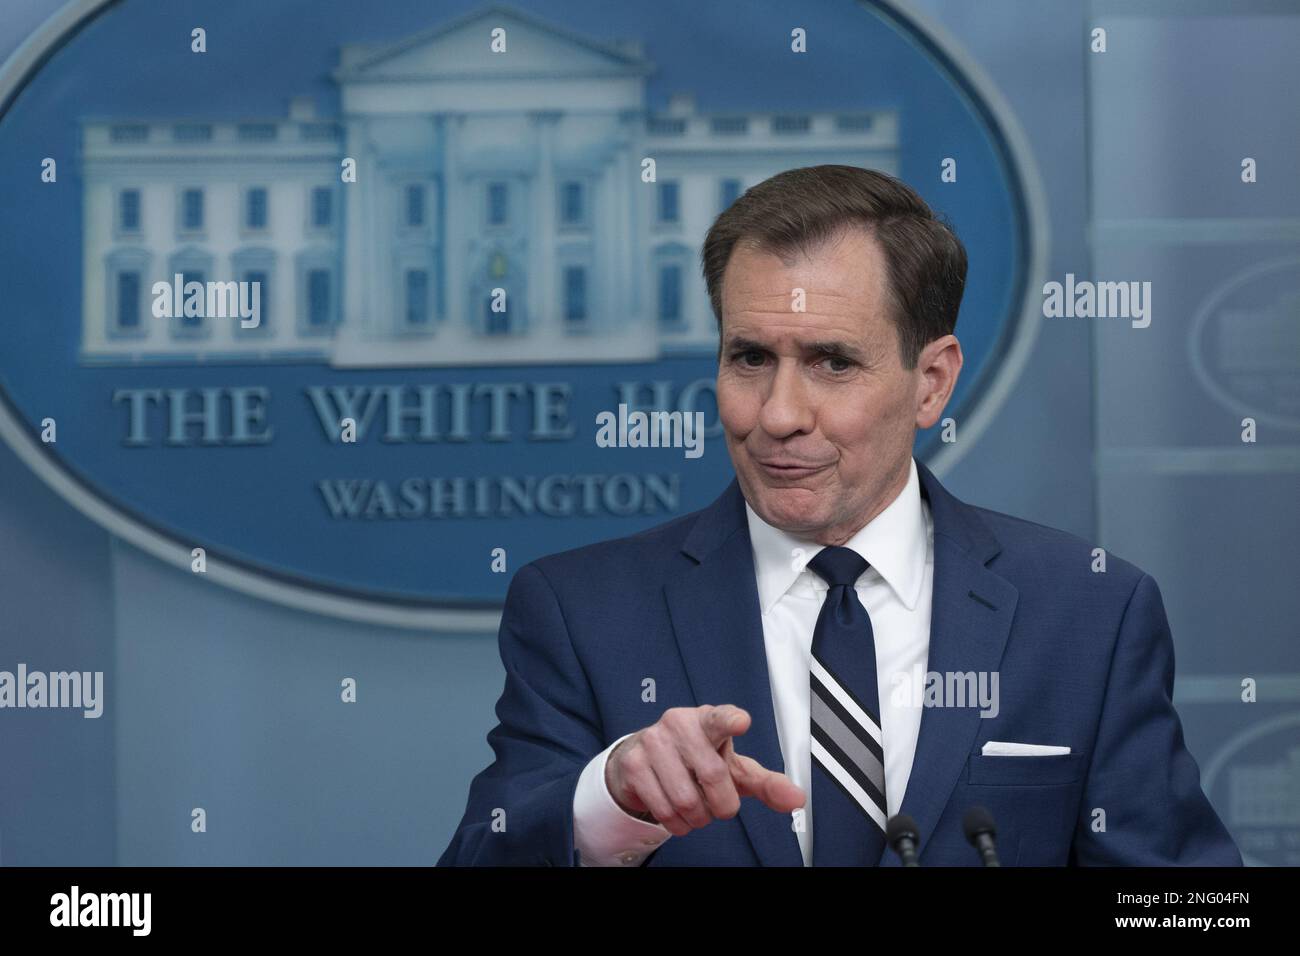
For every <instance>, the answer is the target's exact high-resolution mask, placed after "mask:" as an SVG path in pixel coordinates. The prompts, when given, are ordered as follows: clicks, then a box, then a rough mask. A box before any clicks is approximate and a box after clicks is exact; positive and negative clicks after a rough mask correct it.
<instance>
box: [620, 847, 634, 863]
mask: <svg viewBox="0 0 1300 956" xmlns="http://www.w3.org/2000/svg"><path fill="white" fill-rule="evenodd" d="M619 859H620V860H622V861H623V865H624V866H631V865H632V864H633V863H635V862H636V854H635V853H633V852H632V851H631V850H628V851H627V852H626V853H624V854H623V855H622V856H620V857H619Z"/></svg>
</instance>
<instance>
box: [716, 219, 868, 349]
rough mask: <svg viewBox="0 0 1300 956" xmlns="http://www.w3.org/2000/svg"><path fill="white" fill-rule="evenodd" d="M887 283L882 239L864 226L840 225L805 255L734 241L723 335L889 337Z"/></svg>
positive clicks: (725, 281)
mask: <svg viewBox="0 0 1300 956" xmlns="http://www.w3.org/2000/svg"><path fill="white" fill-rule="evenodd" d="M887 281H888V272H887V265H886V262H885V258H884V253H883V251H882V250H881V248H880V244H879V242H878V241H877V240H876V239H875V237H874V236H872V235H870V234H869V233H867V232H866V231H865V230H862V229H848V230H843V231H841V232H840V233H838V234H836V235H835V236H833V237H831V239H830V240H828V241H827V242H825V243H822V244H821V245H820V246H818V247H816V248H813V249H810V250H809V251H808V253H807V255H801V254H798V253H795V254H792V255H786V256H778V255H776V254H775V253H773V252H771V251H769V250H766V249H758V248H755V247H754V246H752V245H750V244H745V243H737V245H736V248H735V249H734V250H733V251H732V254H731V258H730V259H729V260H728V262H727V269H726V272H725V273H724V275H723V282H722V314H723V330H724V335H730V334H740V333H741V331H743V332H744V333H745V334H747V335H750V336H755V335H759V334H762V333H763V331H764V330H769V331H770V332H772V333H779V334H782V335H785V334H790V333H792V332H797V331H798V330H800V329H807V330H810V331H811V330H816V331H829V330H834V331H836V332H837V333H839V334H840V335H853V336H856V337H861V338H866V339H871V338H875V337H877V336H880V335H889V334H891V333H892V329H891V328H890V327H889V322H888V314H887V308H888V292H889V289H888V286H887V284H886V283H887ZM797 290H802V291H801V293H797ZM797 295H798V296H799V297H801V298H802V302H800V301H799V298H797ZM799 308H802V310H803V311H799Z"/></svg>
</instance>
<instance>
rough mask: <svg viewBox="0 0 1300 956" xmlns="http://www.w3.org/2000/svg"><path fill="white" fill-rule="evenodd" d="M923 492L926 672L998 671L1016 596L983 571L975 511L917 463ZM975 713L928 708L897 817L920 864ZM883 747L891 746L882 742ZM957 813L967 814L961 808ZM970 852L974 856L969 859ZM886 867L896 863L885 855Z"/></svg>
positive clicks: (973, 731) (984, 549)
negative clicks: (927, 560) (930, 571)
mask: <svg viewBox="0 0 1300 956" xmlns="http://www.w3.org/2000/svg"><path fill="white" fill-rule="evenodd" d="M916 467H917V473H918V476H919V477H920V479H921V493H922V494H923V495H924V496H925V498H926V500H927V501H928V502H929V505H930V514H931V517H932V518H933V520H934V590H933V601H932V605H931V614H930V653H929V659H928V664H927V667H926V670H927V671H928V672H935V673H938V674H941V675H946V674H948V673H967V672H971V671H973V672H975V674H976V676H977V677H978V675H979V674H981V673H983V674H991V673H992V672H994V671H996V670H997V669H998V666H999V664H1000V662H1001V660H1002V651H1003V648H1004V647H1005V645H1006V641H1007V635H1008V634H1009V633H1010V631H1011V621H1012V619H1013V618H1014V616H1015V610H1016V603H1017V601H1018V599H1019V593H1020V592H1019V591H1017V590H1016V588H1015V587H1014V586H1013V585H1012V584H1010V583H1009V582H1008V581H1007V580H1006V579H1005V578H1003V577H1001V576H999V575H998V574H995V573H994V572H993V571H990V570H989V569H988V568H987V567H986V566H985V565H986V564H987V563H988V562H989V561H990V560H991V559H992V558H993V557H994V556H995V555H996V554H998V552H999V551H1000V550H1001V546H1000V545H999V544H998V541H997V539H996V538H994V537H993V535H992V533H991V532H990V531H989V530H988V527H987V526H986V525H985V524H984V522H983V521H981V520H980V518H979V516H978V514H977V513H976V511H975V509H974V508H972V507H971V506H970V505H967V504H965V503H964V502H961V501H958V500H957V499H956V498H954V497H953V496H952V495H950V494H949V493H948V492H947V491H946V490H945V489H944V487H943V486H942V485H941V484H939V480H938V479H937V478H935V477H934V475H933V474H932V473H931V472H930V470H929V469H928V468H926V467H925V466H924V465H922V464H921V463H920V462H919V461H918V462H917V465H916ZM981 719H983V718H981V717H980V708H979V707H978V706H966V707H926V708H924V710H923V711H922V714H921V728H920V735H919V737H918V739H917V745H916V755H915V758H914V759H913V761H912V772H911V775H910V777H909V779H908V781H907V789H906V790H905V791H904V794H903V803H902V806H901V809H900V812H901V813H906V814H908V815H909V816H911V817H912V818H913V819H914V820H915V821H916V824H917V829H918V830H919V831H920V834H921V862H922V863H924V862H925V852H926V848H927V846H928V843H929V841H930V838H931V837H932V836H933V835H934V831H935V827H936V826H937V824H938V822H939V817H940V816H941V815H942V813H943V810H944V808H945V807H946V806H947V804H948V798H949V796H950V795H951V794H952V791H953V787H954V786H955V785H956V783H957V780H958V777H959V776H960V774H961V772H962V771H963V769H964V768H965V766H966V761H967V758H968V756H969V754H970V752H971V747H972V746H973V745H974V741H975V738H976V736H977V735H978V733H979V724H980V720H981ZM885 746H886V748H888V746H889V741H888V740H886V741H885ZM958 809H959V810H960V811H961V812H963V813H964V812H965V811H966V809H967V808H965V807H959V808H958ZM974 852H975V851H974V850H971V853H972V854H973V853H974ZM881 863H882V865H884V866H897V865H899V861H898V857H897V855H896V854H894V853H893V852H891V851H889V850H886V851H885V859H883V860H882V861H881Z"/></svg>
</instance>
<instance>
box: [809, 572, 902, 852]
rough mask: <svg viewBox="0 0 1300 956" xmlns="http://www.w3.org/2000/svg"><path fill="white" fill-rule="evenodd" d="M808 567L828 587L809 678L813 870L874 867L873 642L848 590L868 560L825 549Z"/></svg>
mask: <svg viewBox="0 0 1300 956" xmlns="http://www.w3.org/2000/svg"><path fill="white" fill-rule="evenodd" d="M808 567H809V568H810V569H812V570H813V571H815V572H816V573H817V576H818V577H820V578H822V580H824V581H825V582H826V583H827V585H829V590H828V591H827V592H826V600H825V601H824V602H823V604H822V608H821V612H820V613H819V614H818V616H817V627H816V628H815V629H814V631H813V644H812V674H811V677H810V690H811V694H810V698H809V703H810V717H811V725H812V726H811V730H812V788H811V789H812V793H811V800H812V807H813V813H812V822H813V854H812V857H813V866H875V865H877V864H878V863H879V862H880V858H881V855H882V854H883V852H884V849H885V821H886V819H887V818H888V811H887V809H886V803H885V754H884V749H883V737H882V735H881V732H880V702H879V697H878V695H877V691H876V647H875V640H874V637H873V635H872V631H871V617H870V616H869V615H868V614H867V609H866V608H865V607H863V606H862V602H861V601H860V600H858V594H857V591H856V589H855V588H854V583H855V582H856V581H857V580H858V578H859V577H860V576H861V575H862V572H863V571H865V570H866V569H867V560H866V559H865V558H863V557H862V556H861V555H860V554H858V553H857V552H856V551H853V550H852V549H850V548H823V549H822V550H821V551H819V552H818V553H817V554H816V556H814V557H813V559H812V560H811V561H809V562H808Z"/></svg>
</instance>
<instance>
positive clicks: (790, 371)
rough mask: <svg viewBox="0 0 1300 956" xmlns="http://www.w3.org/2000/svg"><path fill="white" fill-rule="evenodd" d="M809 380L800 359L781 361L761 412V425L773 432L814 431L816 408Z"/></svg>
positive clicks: (781, 433) (768, 431)
mask: <svg viewBox="0 0 1300 956" xmlns="http://www.w3.org/2000/svg"><path fill="white" fill-rule="evenodd" d="M810 399H811V396H809V394H808V389H807V383H806V382H804V379H803V375H802V372H801V369H800V368H799V365H798V363H797V362H792V361H786V360H781V361H778V362H777V365H776V372H775V373H774V374H773V376H772V379H771V385H770V387H769V389H768V393H767V397H766V398H765V399H764V400H763V408H762V411H761V412H760V414H759V424H760V425H761V426H762V427H763V430H764V431H766V432H767V433H768V434H771V435H778V436H784V435H789V434H791V433H792V432H797V431H812V427H813V417H814V416H813V408H812V404H811V401H810Z"/></svg>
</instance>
